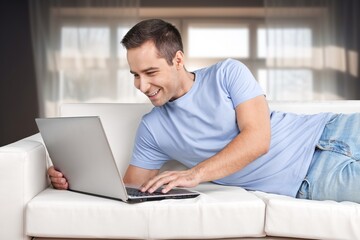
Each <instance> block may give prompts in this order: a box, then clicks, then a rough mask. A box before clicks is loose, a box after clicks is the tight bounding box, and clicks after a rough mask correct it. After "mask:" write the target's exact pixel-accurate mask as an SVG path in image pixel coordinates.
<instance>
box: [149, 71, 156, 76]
mask: <svg viewBox="0 0 360 240" xmlns="http://www.w3.org/2000/svg"><path fill="white" fill-rule="evenodd" d="M155 74H156V72H148V73H147V75H149V76H154V75H155Z"/></svg>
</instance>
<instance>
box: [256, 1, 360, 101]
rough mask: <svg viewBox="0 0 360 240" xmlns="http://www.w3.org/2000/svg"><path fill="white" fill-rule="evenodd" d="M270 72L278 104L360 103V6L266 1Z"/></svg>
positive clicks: (271, 93) (266, 81) (268, 81)
mask: <svg viewBox="0 0 360 240" xmlns="http://www.w3.org/2000/svg"><path fill="white" fill-rule="evenodd" d="M264 3H265V22H266V27H265V28H266V39H267V54H266V55H267V57H266V64H267V69H266V71H264V72H263V73H262V77H261V78H260V79H259V81H260V84H261V85H262V86H263V88H264V89H265V90H266V92H267V95H268V97H269V98H270V99H273V100H298V101H306V100H336V99H360V81H359V46H360V45H359V28H360V26H359V24H360V21H359V20H360V19H359V12H360V7H359V5H360V4H359V1H358V0H346V1H340V0H316V1H313V0H292V1H287V0H265V2H264Z"/></svg>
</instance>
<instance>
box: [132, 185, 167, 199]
mask: <svg viewBox="0 0 360 240" xmlns="http://www.w3.org/2000/svg"><path fill="white" fill-rule="evenodd" d="M126 191H127V193H128V195H130V196H134V197H146V196H156V195H164V193H162V192H161V191H158V190H157V191H155V192H153V193H149V192H142V191H140V190H139V189H137V188H130V187H126Z"/></svg>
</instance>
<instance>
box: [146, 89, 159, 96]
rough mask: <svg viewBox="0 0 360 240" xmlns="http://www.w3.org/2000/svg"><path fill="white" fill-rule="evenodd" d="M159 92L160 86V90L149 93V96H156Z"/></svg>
mask: <svg viewBox="0 0 360 240" xmlns="http://www.w3.org/2000/svg"><path fill="white" fill-rule="evenodd" d="M159 92H160V88H159V89H158V90H156V91H154V92H152V93H149V94H148V97H154V96H156V95H157V94H158V93H159Z"/></svg>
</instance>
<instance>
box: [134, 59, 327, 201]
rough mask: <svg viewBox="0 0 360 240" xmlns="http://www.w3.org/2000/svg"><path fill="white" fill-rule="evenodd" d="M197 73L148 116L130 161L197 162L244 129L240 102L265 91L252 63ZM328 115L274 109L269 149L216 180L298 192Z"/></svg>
mask: <svg viewBox="0 0 360 240" xmlns="http://www.w3.org/2000/svg"><path fill="white" fill-rule="evenodd" d="M194 73H195V82H194V84H193V86H192V88H191V89H190V91H189V92H187V93H186V94H185V95H184V96H182V97H180V98H178V99H176V100H174V101H172V102H168V103H166V104H165V105H163V106H161V107H154V108H153V110H152V111H151V112H150V113H148V114H147V115H145V116H144V117H143V119H142V121H141V123H140V126H139V128H138V131H137V135H136V139H135V146H134V151H133V156H132V160H131V163H130V164H131V165H134V166H137V167H141V168H145V169H159V168H161V166H162V165H163V164H164V163H165V162H166V161H168V160H177V161H179V162H181V163H182V164H184V165H185V166H187V167H189V168H191V167H193V166H195V165H197V164H198V163H200V162H202V161H204V160H206V159H208V158H209V157H211V156H213V155H215V154H216V153H217V152H219V151H221V150H222V149H223V148H224V147H225V146H226V145H227V144H228V143H229V142H230V141H231V140H232V139H233V138H234V137H235V136H237V135H238V134H239V129H238V126H237V122H236V113H235V108H236V106H237V105H238V104H240V103H243V102H245V101H247V100H249V99H252V98H254V97H256V96H259V95H263V94H264V93H263V91H262V89H261V88H260V86H259V85H258V83H257V81H256V80H255V79H254V77H253V75H252V74H251V72H250V71H249V69H248V68H247V67H246V66H245V65H244V64H242V63H241V62H239V61H236V60H233V59H227V60H225V61H222V62H219V63H217V64H215V65H213V66H210V67H208V68H203V69H200V70H197V71H195V72H194ZM329 117H330V114H326V113H323V114H317V115H296V114H292V113H283V112H275V111H272V112H271V144H270V150H269V152H268V153H267V154H265V155H263V156H261V157H259V158H258V159H256V160H255V161H253V162H252V163H250V164H249V165H247V166H246V167H245V168H243V169H242V170H240V171H238V172H236V173H234V174H232V175H229V176H227V177H225V178H222V179H218V180H216V181H214V182H216V183H219V184H225V185H233V186H241V187H243V188H245V189H248V190H259V191H264V192H270V193H277V194H283V195H289V196H295V195H296V193H297V191H298V189H299V187H300V184H301V182H302V180H303V179H304V177H305V175H306V172H307V170H308V167H309V165H310V162H311V159H312V155H313V153H314V150H315V145H316V143H317V141H318V139H319V138H320V135H321V133H322V131H323V128H324V125H325V124H326V122H327V121H328V119H329Z"/></svg>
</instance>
